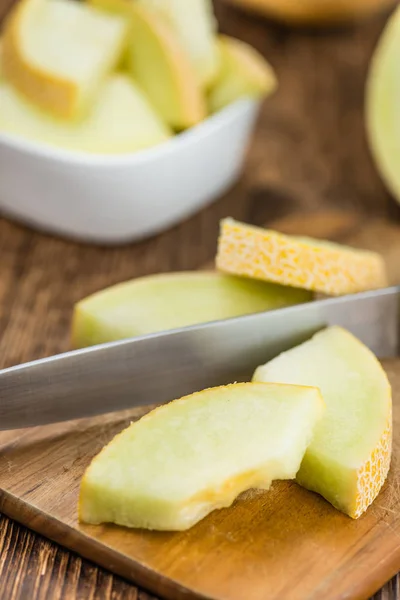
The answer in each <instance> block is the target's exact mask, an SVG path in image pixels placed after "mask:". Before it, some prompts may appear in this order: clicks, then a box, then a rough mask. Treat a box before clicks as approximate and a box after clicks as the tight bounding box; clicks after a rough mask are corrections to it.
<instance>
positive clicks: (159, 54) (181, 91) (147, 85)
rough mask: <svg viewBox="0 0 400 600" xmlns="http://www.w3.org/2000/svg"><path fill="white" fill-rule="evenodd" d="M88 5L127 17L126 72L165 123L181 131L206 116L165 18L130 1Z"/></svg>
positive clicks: (93, 1) (97, 0)
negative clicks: (129, 25) (129, 28)
mask: <svg viewBox="0 0 400 600" xmlns="http://www.w3.org/2000/svg"><path fill="white" fill-rule="evenodd" d="M89 2H90V3H91V4H92V5H94V6H96V7H98V8H101V9H103V10H107V11H110V12H112V13H115V14H120V15H124V16H125V17H129V19H130V24H131V35H130V42H129V47H128V57H127V61H126V62H127V64H128V68H129V71H130V72H131V74H132V76H133V78H134V79H135V81H137V82H138V84H139V85H140V86H141V88H142V89H143V90H144V91H145V93H146V94H147V96H148V98H149V99H150V101H151V102H152V104H153V106H154V107H155V108H156V110H157V111H158V112H159V114H160V115H161V116H162V118H163V119H164V120H165V121H166V123H168V124H169V125H171V127H174V128H176V129H179V130H180V129H184V128H186V127H191V126H192V125H196V123H199V122H200V121H202V120H203V119H204V118H205V117H206V114H207V113H206V101H205V97H204V94H203V92H202V90H201V88H200V84H199V82H198V80H197V77H196V73H195V71H194V69H193V66H192V64H191V62H190V59H189V58H188V56H187V55H186V53H185V51H184V49H183V48H182V46H181V45H180V43H179V41H178V40H177V38H176V35H175V33H174V31H173V29H172V28H171V27H170V26H169V24H168V23H167V22H166V21H165V19H163V18H162V17H160V16H159V15H158V14H157V13H156V12H155V11H152V10H151V9H146V8H145V7H143V6H140V5H139V4H137V3H136V2H133V1H132V0H89Z"/></svg>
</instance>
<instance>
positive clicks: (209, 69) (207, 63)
mask: <svg viewBox="0 0 400 600" xmlns="http://www.w3.org/2000/svg"><path fill="white" fill-rule="evenodd" d="M136 1H137V2H138V3H139V4H141V5H142V6H144V7H146V8H148V7H150V8H151V9H153V10H154V11H156V12H157V13H158V14H159V15H160V16H161V17H163V18H165V20H166V21H167V22H168V23H169V25H170V26H171V28H172V29H173V31H174V33H175V35H176V36H177V39H178V40H179V42H180V44H181V45H182V47H183V49H184V51H185V52H186V54H187V55H188V56H189V58H190V60H191V62H192V64H193V67H194V69H195V72H196V74H197V77H198V79H199V81H200V83H201V84H202V85H208V84H209V83H210V82H212V81H213V79H214V78H215V77H216V75H217V72H218V68H219V55H218V49H217V45H216V43H215V34H216V31H217V21H216V18H215V16H214V11H213V5H212V1H211V0H190V2H188V1H187V0H136Z"/></svg>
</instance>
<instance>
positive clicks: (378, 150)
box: [366, 6, 400, 203]
mask: <svg viewBox="0 0 400 600" xmlns="http://www.w3.org/2000/svg"><path fill="white" fill-rule="evenodd" d="M399 57H400V6H399V7H398V8H397V9H396V10H395V12H394V13H393V15H392V17H391V18H390V20H389V21H388V24H387V25H386V28H385V30H384V32H383V34H382V37H381V39H380V41H379V43H378V46H377V48H376V50H375V53H374V56H373V58H372V63H371V67H370V70H369V74H368V78H367V87H366V126H367V133H368V139H369V145H370V148H371V152H372V155H373V157H374V160H375V164H376V166H377V169H378V171H379V173H380V175H381V177H382V179H383V181H384V182H385V184H386V186H387V188H388V189H389V191H390V192H391V193H392V194H393V196H394V198H395V199H396V200H397V202H399V203H400V120H399V104H400V75H399Z"/></svg>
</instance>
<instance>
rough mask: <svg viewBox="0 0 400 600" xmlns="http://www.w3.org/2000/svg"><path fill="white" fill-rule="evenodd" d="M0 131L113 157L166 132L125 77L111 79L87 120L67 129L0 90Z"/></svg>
mask: <svg viewBox="0 0 400 600" xmlns="http://www.w3.org/2000/svg"><path fill="white" fill-rule="evenodd" d="M0 105H1V111H0V131H4V132H7V133H11V134H15V135H18V136H21V137H24V138H28V139H31V140H35V141H37V142H44V143H46V144H51V145H52V146H57V147H60V148H65V149H67V150H75V151H81V152H89V153H98V154H117V153H125V152H135V151H137V150H142V149H144V148H148V147H149V146H154V145H155V144H160V143H162V142H164V141H165V140H167V139H168V138H169V137H170V135H171V132H170V131H169V129H168V128H167V127H166V125H164V123H163V122H162V121H161V120H160V118H159V117H158V116H157V114H156V113H155V112H154V110H153V109H152V107H151V106H150V105H149V103H148V101H147V99H146V97H145V96H144V95H143V93H142V92H141V91H140V90H139V89H138V88H137V87H136V86H135V85H134V83H133V82H132V81H131V79H130V78H129V77H125V76H124V75H114V76H112V77H110V79H109V80H107V81H106V82H105V83H104V84H103V86H102V87H101V89H100V92H99V95H98V98H97V100H96V102H95V104H94V105H93V108H92V110H91V111H90V113H89V115H88V116H86V117H85V119H84V120H83V121H81V122H74V123H66V122H64V121H59V120H56V119H53V118H51V117H49V116H48V115H46V114H44V113H43V112H41V111H39V110H37V109H36V107H34V106H33V105H30V104H28V103H27V102H26V101H25V100H24V99H23V98H21V97H20V96H19V95H18V94H17V93H16V92H15V91H14V90H13V89H12V88H11V86H9V85H7V84H2V85H0Z"/></svg>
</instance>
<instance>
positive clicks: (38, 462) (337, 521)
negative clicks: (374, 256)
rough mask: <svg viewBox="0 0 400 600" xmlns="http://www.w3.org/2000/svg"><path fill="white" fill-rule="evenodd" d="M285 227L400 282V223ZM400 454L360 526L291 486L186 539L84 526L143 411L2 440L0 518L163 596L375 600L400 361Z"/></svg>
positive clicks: (390, 507)
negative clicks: (364, 257)
mask: <svg viewBox="0 0 400 600" xmlns="http://www.w3.org/2000/svg"><path fill="white" fill-rule="evenodd" d="M275 226H276V227H279V228H280V229H281V230H284V231H287V232H293V233H299V234H303V235H304V234H308V235H319V236H321V237H324V236H326V237H330V238H331V239H339V240H340V241H343V242H348V243H352V244H354V245H356V246H364V247H369V248H373V249H380V250H381V251H382V252H383V254H384V255H385V257H386V259H387V263H388V267H389V273H390V278H391V282H392V283H397V282H399V281H400V261H399V260H398V256H399V254H400V253H399V244H400V228H399V227H397V226H395V225H389V224H388V223H385V222H383V221H371V220H365V221H363V223H362V224H361V226H360V217H359V216H358V215H354V214H347V213H323V214H321V215H310V216H306V217H305V218H304V217H296V216H295V217H292V218H290V219H284V220H283V221H281V222H279V223H275ZM384 366H385V368H386V370H387V372H388V375H389V378H390V380H391V382H392V385H393V390H394V421H395V425H394V427H395V429H394V430H395V435H394V452H393V462H392V468H391V472H390V475H389V478H388V481H387V483H386V484H385V487H384V489H383V491H382V492H381V494H380V495H379V497H378V499H377V500H376V501H375V503H374V504H373V506H372V507H371V508H370V509H369V510H368V511H367V513H366V514H365V515H364V516H363V517H361V518H360V519H359V520H357V521H353V520H351V519H349V518H348V517H346V516H344V515H342V514H341V513H339V512H337V511H335V510H334V509H333V508H332V507H331V506H330V505H329V504H328V503H326V502H325V501H324V500H322V499H321V498H320V497H318V496H317V495H315V494H312V493H310V492H307V491H306V490H303V489H302V488H300V487H298V486H297V485H296V484H295V483H292V482H278V483H275V484H274V485H273V487H272V489H271V490H270V491H269V492H258V491H250V492H248V493H246V494H244V495H243V496H242V497H241V498H240V499H239V500H238V501H237V502H236V503H235V505H234V506H233V507H231V508H229V509H224V510H221V511H217V512H214V513H213V514H211V515H210V516H208V517H207V518H206V519H204V520H203V521H202V522H201V523H199V524H198V525H197V526H195V527H193V528H192V529H191V530H189V531H187V532H184V533H159V532H146V531H134V530H127V529H124V528H120V527H115V526H108V525H107V526H99V527H93V526H83V525H80V524H79V523H78V522H77V518H76V516H77V511H76V504H77V498H78V490H79V483H80V479H81V476H82V474H83V471H84V469H85V467H86V466H87V464H88V463H89V462H90V460H91V458H92V457H93V455H94V454H95V453H97V452H98V451H99V450H100V448H101V447H102V446H103V445H104V444H105V443H107V442H108V441H109V440H110V438H111V437H112V436H113V435H114V434H115V433H116V432H118V431H119V430H121V429H122V428H123V427H125V426H126V425H127V424H128V423H129V421H130V420H132V419H135V418H137V417H139V416H140V415H141V414H143V411H138V410H134V411H128V412H125V413H120V414H118V415H108V416H104V417H98V418H95V419H86V420H81V421H75V422H69V423H65V424H62V425H59V424H58V425H52V426H46V427H39V428H35V429H27V430H20V431H13V432H2V433H0V511H1V512H4V513H5V514H7V515H9V516H10V517H12V518H14V519H16V520H17V521H19V522H21V523H23V524H25V525H27V526H28V527H30V528H32V529H34V530H35V531H38V532H39V533H42V534H43V535H45V536H47V537H49V538H51V539H53V540H55V541H57V542H59V543H60V544H62V545H64V546H67V547H68V548H70V549H72V550H75V551H76V552H78V553H79V554H81V555H83V556H85V557H87V558H89V559H92V560H93V561H95V562H97V563H99V564H101V565H103V566H104V567H106V568H107V569H109V570H111V571H113V572H115V573H118V574H120V575H123V576H124V577H126V578H128V579H131V580H133V581H135V582H136V583H138V584H141V585H142V586H144V587H146V588H148V589H150V590H152V591H153V592H155V593H157V594H159V595H161V596H165V597H167V598H171V599H173V600H179V599H181V598H182V599H183V598H213V599H226V600H265V599H268V600H272V599H276V600H278V599H279V600H306V599H307V600H311V599H313V600H320V599H322V598H323V599H324V600H330V599H332V600H333V599H338V598H346V599H362V598H367V597H368V596H369V595H371V594H372V593H373V592H374V591H376V590H377V589H378V588H379V587H380V586H381V585H382V584H384V583H385V581H387V580H388V579H389V578H390V577H391V576H392V575H394V574H395V573H396V572H397V571H398V570H399V569H400V507H399V500H400V359H396V360H390V361H384Z"/></svg>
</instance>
